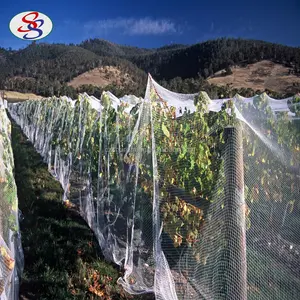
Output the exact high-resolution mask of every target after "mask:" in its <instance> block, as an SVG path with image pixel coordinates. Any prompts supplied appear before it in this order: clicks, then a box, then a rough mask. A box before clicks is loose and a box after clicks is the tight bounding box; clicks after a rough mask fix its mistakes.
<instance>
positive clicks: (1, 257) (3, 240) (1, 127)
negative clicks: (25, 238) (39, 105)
mask: <svg viewBox="0 0 300 300" xmlns="http://www.w3.org/2000/svg"><path fill="white" fill-rule="evenodd" d="M6 104H7V103H6V102H5V101H3V100H2V99H1V97H0V299H1V300H6V299H9V300H11V299H19V295H18V292H19V276H20V274H21V272H22V268H23V252H22V247H21V239H20V232H19V225H18V224H19V223H18V199H17V188H16V184H15V180H14V173H13V169H14V160H13V153H12V148H11V136H10V134H11V124H10V121H9V119H8V117H7V115H6V111H5V107H6Z"/></svg>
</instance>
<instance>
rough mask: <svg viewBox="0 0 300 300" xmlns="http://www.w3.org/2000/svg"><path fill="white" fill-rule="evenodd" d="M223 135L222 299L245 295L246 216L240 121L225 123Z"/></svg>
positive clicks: (241, 298) (236, 299)
mask: <svg viewBox="0 0 300 300" xmlns="http://www.w3.org/2000/svg"><path fill="white" fill-rule="evenodd" d="M224 137H225V158H224V169H225V180H226V181H225V203H224V208H225V214H226V216H225V222H226V225H225V226H226V234H225V240H226V266H227V267H226V270H225V274H226V276H225V278H224V279H225V281H226V283H225V295H226V296H225V299H226V300H246V299H247V261H246V220H245V208H246V206H245V205H246V204H245V199H244V163H243V140H242V128H241V125H240V124H238V125H235V126H227V127H225V131H224Z"/></svg>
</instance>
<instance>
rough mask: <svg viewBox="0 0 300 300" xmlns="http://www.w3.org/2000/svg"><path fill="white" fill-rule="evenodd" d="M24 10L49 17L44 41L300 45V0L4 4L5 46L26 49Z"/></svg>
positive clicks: (0, 12)
mask: <svg viewBox="0 0 300 300" xmlns="http://www.w3.org/2000/svg"><path fill="white" fill-rule="evenodd" d="M24 11H38V12H41V13H43V14H46V15H47V16H48V17H49V18H50V19H51V20H52V22H53V30H52V32H51V33H50V34H49V36H47V37H46V38H44V39H42V40H40V42H47V43H67V44H69V43H74V44H77V43H80V42H81V41H83V40H86V39H89V38H101V39H105V40H109V41H111V42H114V43H118V44H123V45H131V46H137V47H144V48H156V47H160V46H163V45H169V44H174V43H175V44H195V43H199V42H202V41H206V40H211V39H215V38H218V37H236V38H237V37H240V38H247V39H248V38H249V39H258V40H265V41H269V42H275V43H280V44H285V45H288V46H296V47H299V46H300V0H272V1H271V0H250V1H245V0H239V1H235V0H227V1H224V0H214V1H209V0H204V1H201V0H173V1H170V0H168V1H165V0H152V1H150V0H148V1H142V0H139V1H138V0H129V1H124V0H105V1H100V0H81V1H78V0H73V1H69V0H59V1H58V0H45V1H42V0H39V1H36V0H31V1H19V0H15V1H7V0H1V3H0V47H4V48H9V47H11V48H12V49H19V48H24V47H26V46H27V45H28V43H29V42H27V41H24V40H21V39H18V38H16V37H15V36H13V34H12V33H11V32H10V30H9V22H10V20H11V19H12V18H13V17H14V16H15V15H17V14H18V13H21V12H24Z"/></svg>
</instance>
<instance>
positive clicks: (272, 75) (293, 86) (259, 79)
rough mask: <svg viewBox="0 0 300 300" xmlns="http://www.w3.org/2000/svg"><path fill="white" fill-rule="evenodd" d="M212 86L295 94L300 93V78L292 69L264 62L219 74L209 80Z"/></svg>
mask: <svg viewBox="0 0 300 300" xmlns="http://www.w3.org/2000/svg"><path fill="white" fill-rule="evenodd" d="M208 82H209V83H210V84H214V85H218V86H224V85H229V86H231V87H232V88H237V89H241V88H245V89H246V88H250V89H253V90H260V91H264V90H266V89H267V90H271V91H275V92H278V93H292V94H295V93H297V92H299V91H300V77H299V76H296V75H294V74H292V69H291V68H287V67H285V66H283V65H280V64H276V63H273V62H271V61H267V60H263V61H260V62H257V63H254V64H250V65H248V66H247V67H239V66H236V67H234V68H232V74H230V75H226V76H222V73H221V74H217V75H215V76H212V77H211V78H209V79H208Z"/></svg>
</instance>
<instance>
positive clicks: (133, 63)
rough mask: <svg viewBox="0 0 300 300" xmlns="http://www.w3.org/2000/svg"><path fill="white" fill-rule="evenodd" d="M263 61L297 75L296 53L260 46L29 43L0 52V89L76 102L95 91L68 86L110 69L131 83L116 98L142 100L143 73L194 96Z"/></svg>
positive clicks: (236, 42) (234, 42) (299, 59)
mask: <svg viewBox="0 0 300 300" xmlns="http://www.w3.org/2000/svg"><path fill="white" fill-rule="evenodd" d="M262 60H269V61H272V62H275V63H279V64H281V65H284V66H286V67H287V68H288V70H289V72H290V73H291V74H295V75H299V73H300V48H294V47H288V46H284V45H279V44H273V43H268V42H264V41H255V40H243V39H227V38H222V39H217V40H212V41H207V42H203V43H200V44H195V45H168V46H164V47H161V48H157V49H143V48H138V47H132V46H122V45H117V44H114V43H111V42H108V41H104V40H100V39H89V40H87V41H84V42H82V43H81V44H79V45H73V44H70V45H65V44H41V43H39V44H36V43H32V44H31V45H30V46H28V47H26V48H25V49H22V50H18V51H13V50H6V49H0V89H7V90H16V91H21V92H34V93H37V94H40V95H43V96H49V95H59V94H68V95H70V96H75V95H76V92H78V91H79V90H80V91H84V89H86V88H88V90H89V91H91V92H93V89H94V87H92V86H89V87H86V86H84V87H83V88H81V89H78V90H77V91H76V90H75V89H74V87H72V86H70V85H68V84H67V83H68V82H70V81H71V80H72V79H74V78H76V77H77V76H78V75H80V74H83V73H85V72H87V71H89V70H93V69H95V68H99V67H105V66H114V67H117V68H118V70H120V71H121V73H122V72H123V73H126V74H129V75H128V76H130V78H131V79H132V80H130V81H128V82H130V83H128V84H127V85H122V87H121V89H120V87H118V86H112V85H111V86H108V88H109V89H111V90H113V91H114V92H115V93H116V94H118V95H121V94H125V93H135V94H137V95H143V91H144V89H145V85H146V79H147V75H146V73H147V72H149V73H151V74H152V76H153V77H154V78H155V79H157V80H162V82H163V84H164V85H165V86H166V87H169V88H170V87H171V88H173V89H175V90H177V91H183V92H194V91H195V90H197V89H199V88H202V89H203V88H209V86H208V83H207V81H206V80H205V79H206V78H208V77H209V76H212V75H213V74H214V73H216V72H217V71H219V70H222V69H226V70H227V71H228V72H229V71H230V67H232V66H245V65H248V64H253V63H255V62H258V61H262ZM133 83H134V85H133ZM103 88H105V87H97V88H95V91H96V92H97V93H98V94H99V93H100V92H101V89H103ZM108 88H107V89H108ZM210 88H211V87H210ZM297 88H298V87H296V88H295V91H296V89H297ZM290 90H291V91H294V90H292V89H290Z"/></svg>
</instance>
